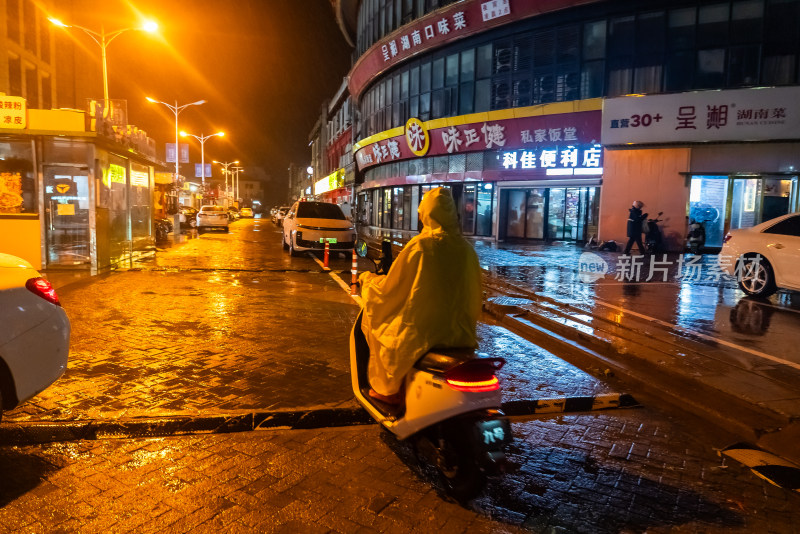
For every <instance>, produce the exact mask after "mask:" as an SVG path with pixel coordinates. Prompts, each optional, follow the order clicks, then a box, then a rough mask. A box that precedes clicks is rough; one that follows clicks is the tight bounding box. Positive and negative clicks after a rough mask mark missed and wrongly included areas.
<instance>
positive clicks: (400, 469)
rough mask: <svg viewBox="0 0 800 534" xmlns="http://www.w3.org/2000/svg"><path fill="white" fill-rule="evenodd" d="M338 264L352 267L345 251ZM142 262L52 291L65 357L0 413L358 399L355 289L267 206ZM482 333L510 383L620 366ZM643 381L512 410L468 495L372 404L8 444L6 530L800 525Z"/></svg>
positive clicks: (510, 393) (0, 466)
mask: <svg viewBox="0 0 800 534" xmlns="http://www.w3.org/2000/svg"><path fill="white" fill-rule="evenodd" d="M331 266H332V268H333V270H334V271H335V273H334V274H336V272H337V271H338V272H339V273H341V272H343V271H347V270H348V269H349V260H345V259H341V258H336V259H335V260H333V261H332V264H331ZM134 267H135V269H134V270H129V271H127V272H119V273H115V274H112V275H110V276H107V277H103V278H98V279H93V280H89V281H82V282H80V283H78V284H73V285H70V286H67V287H65V288H64V289H63V290H61V291H60V295H61V297H62V301H63V302H64V306H65V309H67V311H68V313H69V314H70V318H71V320H72V324H73V329H74V330H73V339H72V351H71V359H70V369H69V371H68V373H67V374H66V375H65V376H64V377H63V378H62V379H61V380H59V381H58V382H57V383H56V384H55V385H53V386H52V387H51V388H50V389H48V390H46V391H45V392H43V393H42V394H41V395H39V396H37V397H36V398H35V399H34V400H33V401H32V402H29V403H27V404H26V405H23V406H21V407H20V408H18V409H16V410H14V411H12V412H10V413H8V414H7V417H6V419H5V420H4V422H3V424H2V426H3V427H6V428H7V427H8V426H10V425H15V424H17V425H19V424H32V423H33V422H36V421H50V422H54V421H55V422H57V421H62V420H83V419H101V418H108V419H113V418H123V419H124V418H135V417H143V416H159V415H161V416H168V415H174V414H197V415H203V414H209V413H213V414H218V413H226V412H229V411H237V410H247V409H267V408H270V409H293V408H294V409H296V408H307V407H319V406H324V407H348V406H352V402H353V401H352V400H351V394H350V392H349V391H348V389H349V376H348V374H347V370H348V367H347V353H346V351H347V345H346V343H347V341H346V340H347V331H348V329H349V324H350V322H351V321H352V319H353V317H354V315H355V312H356V306H355V305H354V304H353V302H352V300H351V299H350V298H349V296H348V295H347V294H346V293H345V292H344V291H343V290H342V288H341V287H340V286H339V284H338V283H337V282H336V281H335V280H333V278H332V277H331V276H330V275H329V274H327V273H323V272H321V270H320V269H319V266H318V264H317V263H316V262H315V261H314V260H313V259H311V258H309V257H299V258H289V256H288V254H285V253H284V252H283V251H282V250H281V247H280V237H279V233H278V232H277V231H276V229H275V227H274V226H273V225H272V224H271V223H269V222H268V221H266V220H259V219H256V220H243V221H238V222H236V223H234V224H233V225H232V232H231V233H230V234H228V235H225V234H205V235H203V236H201V237H200V238H199V239H191V240H189V241H187V242H186V243H182V244H180V245H176V246H172V247H170V248H169V249H167V250H164V251H162V252H159V254H158V255H157V259H156V260H155V261H149V262H145V263H142V264H140V265H137V266H134ZM510 267H514V266H510ZM137 269H138V270H137ZM347 276H349V273H348V274H347V275H343V277H344V278H345V280H347ZM480 334H481V349H482V350H484V351H486V352H490V353H493V354H498V355H502V356H504V357H506V358H507V359H508V360H509V365H507V366H506V368H505V369H504V376H503V377H502V379H503V382H504V395H506V398H507V399H514V398H518V399H519V398H530V397H534V396H536V397H541V396H553V395H575V394H595V393H600V392H604V391H619V390H620V388H624V387H625V385H624V384H623V383H618V382H617V381H615V380H614V379H613V378H611V379H610V380H600V379H598V378H596V377H594V376H591V375H590V374H586V373H584V372H582V371H579V370H577V369H575V368H574V367H572V366H569V365H568V364H566V363H565V362H563V361H561V360H560V359H558V358H557V357H556V356H555V355H552V354H550V353H547V352H546V351H543V350H542V349H540V348H538V347H536V346H533V345H531V344H530V343H528V342H527V341H525V340H524V339H521V338H519V337H518V336H515V335H514V334H511V333H509V332H507V331H505V330H504V329H502V328H501V327H499V326H496V325H494V324H492V323H491V322H490V321H489V322H487V323H484V324H482V325H481V326H480ZM598 374H599V373H598ZM630 393H633V394H634V395H636V393H637V392H636V391H630ZM639 400H640V401H641V402H642V403H643V404H644V407H643V408H640V409H630V410H620V411H614V412H611V411H608V412H603V413H597V414H592V415H565V416H558V417H551V418H548V419H546V420H530V419H529V420H515V421H514V424H513V430H514V438H515V444H514V447H513V449H512V451H511V459H512V461H513V462H514V464H515V465H516V468H515V469H514V470H513V472H511V473H508V474H506V475H505V476H503V477H502V478H500V479H497V480H493V481H491V482H490V484H489V486H488V488H487V491H486V493H485V495H484V496H482V497H480V498H479V499H476V500H475V501H473V502H472V503H470V504H469V505H468V506H459V505H457V504H455V503H453V502H450V501H449V500H448V499H447V498H446V497H444V496H442V495H441V494H440V493H439V492H437V490H436V484H435V483H434V482H433V481H432V480H431V478H430V476H429V474H428V473H424V472H420V470H419V469H418V468H417V467H416V466H415V464H414V462H413V460H412V459H411V457H410V454H409V451H408V450H407V449H405V447H404V446H403V445H402V444H397V443H395V442H393V440H392V439H390V438H388V437H387V436H386V435H385V433H383V432H381V431H380V430H379V428H378V427H377V426H375V425H367V426H355V427H345V428H332V429H317V430H271V431H260V432H242V433H235V434H212V435H193V436H174V437H168V438H146V437H137V438H130V437H123V438H121V439H103V440H83V441H77V442H69V443H55V444H49V445H17V446H13V445H12V446H5V447H0V472H2V473H4V476H3V477H2V479H0V480H2V482H0V532H5V531H9V532H11V531H16V530H25V531H30V532H48V531H55V530H61V531H86V532H89V531H99V530H109V529H111V530H116V531H137V532H138V531H141V532H147V531H154V532H155V531H180V532H188V531H189V530H192V531H201V532H202V531H208V532H210V531H214V532H219V531H231V532H240V531H241V532H255V531H266V532H271V531H283V532H357V531H358V532H361V531H364V532H409V531H426V532H429V531H431V530H434V529H435V530H441V531H444V532H516V531H527V532H645V531H646V532H670V531H680V532H797V531H798V530H797V529H798V527H797V525H798V524H800V523H798V519H800V506H799V505H800V498H798V496H797V495H796V494H792V493H788V492H786V491H784V490H780V489H778V488H775V487H773V486H771V485H769V484H767V483H766V482H763V481H761V480H760V479H757V478H756V477H755V476H753V475H752V474H751V473H750V472H749V471H747V470H746V469H744V468H743V467H741V466H739V465H732V464H730V463H729V464H728V465H727V466H726V465H723V464H722V463H721V462H720V460H719V458H718V457H717V455H716V453H715V451H714V448H715V447H722V446H724V445H727V444H729V441H728V440H729V439H730V437H729V436H727V435H726V434H725V433H723V432H720V431H718V430H716V429H714V428H713V427H710V426H709V425H707V424H704V423H702V422H701V421H699V420H696V419H693V418H692V417H691V416H690V415H687V414H683V413H677V412H673V411H667V410H666V409H665V408H663V407H661V406H659V403H658V401H657V400H656V399H647V398H639Z"/></svg>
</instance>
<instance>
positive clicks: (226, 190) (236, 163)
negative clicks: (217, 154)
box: [214, 159, 239, 199]
mask: <svg viewBox="0 0 800 534" xmlns="http://www.w3.org/2000/svg"><path fill="white" fill-rule="evenodd" d="M214 163H219V164H220V165H222V166H223V167H224V170H223V171H222V174H224V175H225V198H226V199H227V198H228V196H229V195H228V175H229V174H231V171H229V170H228V166H230V165H238V164H239V160H238V159H237V160H236V161H226V162H223V161H217V160H214ZM231 185H233V177H231Z"/></svg>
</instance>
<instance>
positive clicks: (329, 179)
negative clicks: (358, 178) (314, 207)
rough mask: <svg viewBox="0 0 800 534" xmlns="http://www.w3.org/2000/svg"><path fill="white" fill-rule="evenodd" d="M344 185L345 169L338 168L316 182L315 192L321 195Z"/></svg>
mask: <svg viewBox="0 0 800 534" xmlns="http://www.w3.org/2000/svg"><path fill="white" fill-rule="evenodd" d="M340 187H344V169H338V170H337V171H335V172H332V173H331V174H329V175H328V176H326V177H325V178H323V179H321V180H317V182H316V183H315V184H314V194H315V195H321V194H322V193H327V192H328V191H333V190H335V189H339V188H340Z"/></svg>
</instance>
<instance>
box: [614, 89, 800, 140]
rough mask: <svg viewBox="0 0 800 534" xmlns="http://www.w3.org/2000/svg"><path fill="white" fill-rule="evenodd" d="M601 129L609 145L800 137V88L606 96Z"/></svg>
mask: <svg viewBox="0 0 800 534" xmlns="http://www.w3.org/2000/svg"><path fill="white" fill-rule="evenodd" d="M602 130H603V131H602V139H603V145H606V146H608V145H631V144H641V143H698V142H700V143H702V142H720V141H770V140H777V139H784V140H788V139H800V88H798V87H768V88H758V89H736V90H731V91H696V92H692V93H678V94H668V95H652V96H623V97H619V98H606V99H605V100H604V101H603V128H602Z"/></svg>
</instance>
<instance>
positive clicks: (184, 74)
mask: <svg viewBox="0 0 800 534" xmlns="http://www.w3.org/2000/svg"><path fill="white" fill-rule="evenodd" d="M56 9H57V12H56V13H54V15H55V16H56V17H57V18H60V19H61V20H62V21H63V22H65V23H67V24H75V25H80V26H84V27H86V28H88V29H91V30H94V31H97V32H99V31H100V28H101V25H103V26H104V27H105V29H106V32H108V33H110V32H112V31H115V30H118V29H122V28H128V27H135V26H138V25H139V21H140V20H141V18H142V17H145V18H152V19H154V20H156V21H157V22H158V24H159V32H158V35H150V34H147V33H145V32H138V31H130V32H125V33H123V34H121V35H120V36H119V37H117V38H116V39H115V40H114V41H113V42H111V43H110V44H109V46H108V47H107V51H108V71H109V98H111V99H116V98H122V99H127V103H128V122H129V123H131V124H134V125H136V126H138V127H139V128H141V129H143V130H145V131H146V132H147V133H148V135H149V136H150V137H152V138H154V139H155V140H156V142H157V143H158V154H159V158H163V157H164V143H167V142H174V139H175V124H174V117H175V116H174V114H173V113H172V112H171V111H170V110H169V109H167V108H166V107H165V106H163V105H160V104H151V103H148V102H147V101H146V100H145V97H146V96H150V97H152V98H155V99H156V100H161V101H164V102H168V103H170V104H174V103H175V101H176V99H177V101H178V104H179V105H183V104H188V103H190V102H194V101H196V100H203V99H204V100H206V104H204V105H202V106H191V107H188V108H186V109H185V110H184V111H183V112H181V114H180V117H179V127H180V129H181V130H185V131H186V132H188V133H192V134H195V135H201V134H203V135H208V134H211V133H215V132H217V131H220V130H222V131H224V132H225V137H222V138H220V137H214V138H212V139H210V140H208V141H206V143H205V160H206V162H210V161H211V160H214V159H216V160H220V161H233V160H237V159H238V160H240V162H241V163H240V165H242V166H243V167H245V171H244V172H245V174H247V172H248V168H250V167H262V168H263V169H264V171H265V173H267V174H268V175H269V177H270V180H269V181H268V182H267V183H266V184H265V187H266V190H267V193H266V194H267V199H266V202H267V205H272V204H274V203H278V202H279V201H282V200H283V199H284V198H283V197H284V196H285V194H286V182H287V180H288V170H287V169H288V167H289V164H290V162H293V163H295V164H296V165H300V166H302V167H303V168H305V166H306V165H307V164H308V162H309V159H310V154H311V151H310V148H309V147H308V135H309V132H310V131H311V128H312V127H313V125H314V123H315V122H316V120H317V118H318V117H319V112H320V106H321V104H322V102H323V101H324V100H325V99H327V98H330V97H332V96H333V94H334V93H335V92H336V90H337V89H338V88H339V86H340V84H341V83H342V80H343V78H344V77H345V76H346V75H347V72H348V70H349V68H350V56H351V52H352V49H351V48H350V47H349V45H348V44H347V43H346V41H345V40H344V37H343V36H342V34H341V32H340V31H339V28H338V26H337V25H336V20H335V17H334V14H333V10H332V8H331V6H330V4H329V2H328V1H327V0H160V1H158V0H137V1H136V2H135V3H134V2H126V1H121V0H111V1H106V0H72V1H69V0H59V1H58V2H56ZM53 32H54V34H55V35H57V40H56V43H57V44H58V43H63V42H64V41H62V40H64V39H71V40H73V41H74V42H75V43H76V44H77V45H78V46H77V47H76V50H75V52H74V53H73V52H72V51H71V50H70V53H69V54H67V52H65V51H66V50H67V49H68V47H63V48H62V49H61V51H60V52H59V53H58V54H57V55H58V57H59V62H60V63H63V64H65V65H67V66H68V65H69V59H70V58H69V56H72V57H73V58H74V64H75V65H76V66H77V70H78V71H79V74H78V78H76V79H74V80H73V79H72V76H71V74H70V73H69V70H70V69H68V68H65V69H64V70H63V71H62V72H60V73H59V76H60V77H61V79H60V85H59V87H60V88H59V90H58V93H59V94H58V106H59V107H78V108H82V107H83V103H84V100H83V99H84V98H87V97H96V98H102V94H103V86H102V67H101V63H100V47H99V46H97V45H96V44H95V43H94V42H93V41H92V40H91V39H90V38H89V37H88V36H87V35H85V34H84V33H83V32H81V31H79V30H75V29H71V30H62V29H59V28H56V27H53ZM65 57H66V59H65ZM186 140H188V142H189V143H190V145H191V146H192V152H191V159H192V162H193V163H194V162H198V163H199V162H200V149H199V143H198V142H197V141H196V140H195V139H193V138H190V137H188V138H182V139H181V141H182V142H186ZM181 171H182V174H184V175H186V176H189V175H191V174H194V172H193V171H194V169H193V167H192V168H191V169H190V168H187V167H186V166H184V167H182V169H181ZM218 173H219V170H218V169H215V170H214V175H215V176H218ZM252 174H257V172H256V171H255V170H254V171H253V173H252ZM252 174H251V175H252Z"/></svg>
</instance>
